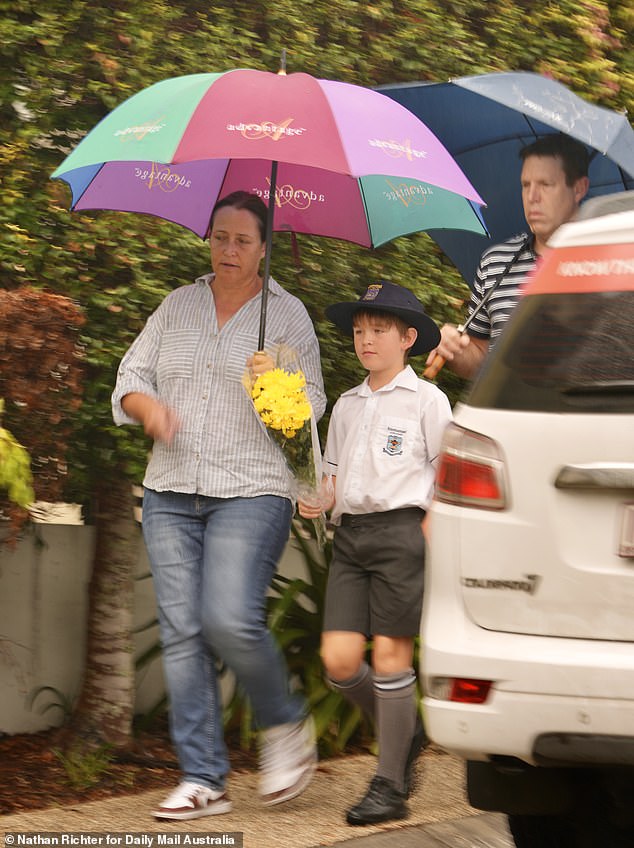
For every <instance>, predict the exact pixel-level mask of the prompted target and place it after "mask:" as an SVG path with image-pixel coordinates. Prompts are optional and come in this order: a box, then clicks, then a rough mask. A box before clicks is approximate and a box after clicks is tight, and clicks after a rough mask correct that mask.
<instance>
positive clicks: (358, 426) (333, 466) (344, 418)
mask: <svg viewBox="0 0 634 848" xmlns="http://www.w3.org/2000/svg"><path fill="white" fill-rule="evenodd" d="M450 421H451V407H450V405H449V400H448V399H447V396H446V395H445V394H444V393H443V392H442V391H441V390H440V389H439V388H438V387H437V386H435V385H433V384H432V383H428V382H426V381H424V380H421V379H419V378H418V377H417V376H416V374H415V373H414V371H413V369H412V368H411V366H409V365H408V366H407V367H406V368H405V369H404V370H403V371H401V372H400V373H399V374H397V376H396V377H395V378H394V379H393V380H392V382H391V383H388V384H387V385H386V386H383V387H382V388H380V389H377V390H376V391H374V392H373V391H372V390H371V389H370V386H369V384H368V380H367V379H366V380H365V381H364V382H363V383H361V385H360V386H356V387H355V388H354V389H350V390H349V391H347V392H344V393H343V394H342V395H341V397H340V398H339V400H338V401H337V403H336V404H335V406H334V409H333V411H332V415H331V418H330V425H329V428H328V439H327V443H326V451H325V455H324V465H323V469H324V473H325V474H333V475H336V477H337V484H336V493H337V494H336V503H335V506H334V508H333V511H332V516H331V518H332V521H333V523H334V524H339V523H340V521H341V515H342V513H352V514H359V513H367V512H385V511H386V510H390V509H400V508H402V507H411V506H417V507H420V508H421V509H425V510H426V509H428V507H429V505H430V503H431V498H432V494H433V488H434V479H435V473H436V464H437V461H438V454H439V450H440V442H441V438H442V434H443V431H444V429H445V427H446V426H447V424H448V423H449V422H450Z"/></svg>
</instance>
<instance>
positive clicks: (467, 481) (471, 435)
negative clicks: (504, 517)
mask: <svg viewBox="0 0 634 848" xmlns="http://www.w3.org/2000/svg"><path fill="white" fill-rule="evenodd" d="M435 497H436V500H439V501H444V503H451V504H457V505H460V506H472V507H477V508H479V509H505V508H506V506H507V494H506V484H505V478H504V460H503V458H502V453H501V451H500V448H499V447H498V445H497V444H496V443H495V442H494V441H493V439H489V438H487V437H486V436H482V435H480V434H479V433H475V432H473V431H472V430H465V429H464V428H463V427H458V426H457V425H456V424H450V425H449V426H448V427H447V430H446V431H445V435H444V438H443V442H442V446H441V450H440V460H439V463H438V473H437V475H436V493H435Z"/></svg>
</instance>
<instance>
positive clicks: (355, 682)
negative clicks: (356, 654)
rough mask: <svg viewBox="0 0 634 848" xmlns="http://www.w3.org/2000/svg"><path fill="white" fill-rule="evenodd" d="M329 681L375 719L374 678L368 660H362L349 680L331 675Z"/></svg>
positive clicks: (345, 696) (334, 687)
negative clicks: (333, 677)
mask: <svg viewBox="0 0 634 848" xmlns="http://www.w3.org/2000/svg"><path fill="white" fill-rule="evenodd" d="M328 682H329V683H330V685H331V686H332V688H333V689H336V690H337V692H341V694H342V695H343V696H344V698H346V699H347V700H348V701H350V702H351V703H353V704H354V705H355V706H357V707H359V708H360V709H361V710H362V711H363V712H364V713H365V714H366V715H367V716H369V717H370V718H371V719H373V720H374V713H375V707H374V680H373V676H372V669H371V668H370V666H369V665H368V664H367V663H366V662H362V663H361V665H360V666H359V670H358V671H357V673H356V674H353V675H352V677H349V678H348V679H347V680H333V679H332V677H329V678H328Z"/></svg>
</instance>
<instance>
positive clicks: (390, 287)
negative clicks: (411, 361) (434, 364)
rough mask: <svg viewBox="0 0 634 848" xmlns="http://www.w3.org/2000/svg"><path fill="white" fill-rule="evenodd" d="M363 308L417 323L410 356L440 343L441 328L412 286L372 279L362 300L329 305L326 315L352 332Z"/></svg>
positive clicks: (409, 324) (340, 326) (414, 325)
mask: <svg viewBox="0 0 634 848" xmlns="http://www.w3.org/2000/svg"><path fill="white" fill-rule="evenodd" d="M360 309H364V310H365V309H367V310H370V311H371V310H373V309H375V310H376V311H377V312H389V313H391V314H392V315H397V316H398V317H399V318H401V319H402V320H403V321H405V323H406V324H407V326H408V327H414V329H415V330H416V331H417V333H418V336H417V338H416V341H415V342H414V344H413V345H412V347H411V348H410V351H409V355H410V356H418V355H420V354H421V353H427V352H428V351H430V350H433V349H434V348H435V347H438V345H439V343H440V330H439V329H438V326H437V325H436V324H435V323H434V321H432V319H431V318H430V317H429V315H426V314H425V310H424V308H423V304H422V303H421V302H420V300H418V298H417V297H415V296H414V295H413V294H412V292H411V291H409V289H406V288H403V286H399V285H397V284H396V283H390V282H389V281H388V280H381V281H380V282H378V283H372V284H371V285H369V286H368V287H367V289H366V290H365V292H364V293H363V294H362V295H361V297H360V298H359V300H355V301H353V302H350V301H346V302H344V303H333V304H332V305H331V306H327V307H326V315H327V317H328V318H329V319H330V320H331V321H332V322H333V324H336V325H337V327H339V329H340V330H343V331H344V333H347V334H348V335H349V336H351V335H352V319H353V317H354V314H355V312H358V311H359V310H360Z"/></svg>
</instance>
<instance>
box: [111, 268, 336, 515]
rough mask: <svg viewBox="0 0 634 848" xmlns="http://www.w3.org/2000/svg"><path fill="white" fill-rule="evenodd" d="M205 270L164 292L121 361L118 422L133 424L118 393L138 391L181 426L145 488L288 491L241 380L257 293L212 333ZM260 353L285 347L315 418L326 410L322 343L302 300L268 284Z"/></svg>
mask: <svg viewBox="0 0 634 848" xmlns="http://www.w3.org/2000/svg"><path fill="white" fill-rule="evenodd" d="M212 278H213V275H212V274H206V275H204V276H203V277H199V278H198V279H197V280H196V282H195V283H194V284H193V285H187V286H183V287H181V288H179V289H176V290H175V291H173V292H171V293H170V294H169V295H168V296H167V297H166V298H165V300H164V301H163V302H162V303H161V305H160V306H159V307H158V309H157V310H156V311H155V312H154V313H153V314H152V315H151V316H150V318H149V319H148V322H147V324H146V325H145V327H144V329H143V330H142V332H141V333H140V334H139V336H138V337H137V339H136V340H135V341H134V342H133V344H132V345H131V347H130V348H129V350H128V351H127V353H126V354H125V356H124V357H123V359H122V361H121V364H120V366H119V371H118V375H117V383H116V386H115V390H114V392H113V395H112V410H113V417H114V420H115V423H117V424H136V423H138V422H136V421H135V420H134V419H132V418H130V417H129V416H127V415H126V414H125V412H124V411H123V409H122V407H121V399H122V398H123V397H124V396H125V395H127V394H130V393H131V392H142V393H143V394H146V395H150V396H151V397H153V398H156V399H158V400H159V401H160V402H161V403H163V404H164V405H165V406H167V407H169V408H171V409H173V410H174V411H175V412H176V413H177V415H178V418H179V420H180V425H181V428H180V430H179V432H178V433H177V434H176V436H175V437H174V440H173V442H172V443H171V444H170V445H167V444H165V442H160V441H156V442H155V443H154V447H153V450H152V456H151V459H150V462H149V464H148V467H147V469H146V473H145V478H144V480H143V484H144V486H146V487H147V488H150V489H154V490H156V491H159V492H163V491H174V492H183V493H185V494H194V493H195V494H200V495H205V496H208V497H222V498H231V497H255V496H257V495H264V494H273V495H280V496H282V497H289V498H290V497H291V495H290V490H289V477H288V472H287V470H286V466H285V463H284V459H283V456H282V453H281V451H280V449H279V448H278V447H277V446H276V445H275V443H274V442H273V440H272V439H271V438H270V437H269V436H268V434H267V433H266V428H265V427H264V425H263V424H262V423H261V421H260V419H259V418H258V416H257V414H256V412H255V410H254V409H253V406H252V404H251V401H250V399H249V397H248V395H247V392H246V390H245V388H244V386H243V385H242V377H243V374H244V371H245V369H246V360H247V358H248V357H249V356H251V355H252V354H253V353H254V352H255V351H256V350H257V349H258V331H259V323H260V304H261V300H262V296H261V293H260V294H258V295H256V296H255V297H254V298H252V299H251V300H249V301H248V302H247V303H245V304H244V306H242V308H241V309H240V310H239V311H238V312H237V313H236V314H235V315H234V316H233V317H232V318H231V319H230V320H229V321H227V323H226V324H225V325H224V326H223V327H222V329H221V330H220V331H218V323H217V320H216V309H215V302H214V298H213V295H212V292H211V288H210V286H209V283H210V280H211V279H212ZM264 347H265V350H267V351H268V352H269V353H271V354H272V355H273V357H274V358H275V355H276V353H278V352H280V353H281V354H283V353H284V352H285V350H286V349H287V347H288V348H291V349H293V350H295V351H296V352H297V358H298V365H299V367H300V368H301V370H302V371H303V372H304V374H305V376H306V385H307V391H308V395H309V398H310V401H311V404H312V407H313V411H314V415H315V417H316V420H319V418H320V417H321V416H322V415H323V413H324V409H325V407H326V396H325V393H324V387H323V380H322V375H321V366H320V359H319V343H318V341H317V337H316V336H315V331H314V328H313V325H312V322H311V320H310V317H309V315H308V312H307V311H306V308H305V307H304V305H303V303H302V302H301V301H300V300H299V299H298V298H296V297H294V296H293V295H291V294H289V293H288V292H286V291H285V290H284V289H283V288H282V287H281V286H279V285H278V284H277V283H276V282H275V281H274V280H273V279H270V283H269V296H268V302H267V322H266V340H265V345H264Z"/></svg>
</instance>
